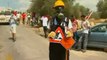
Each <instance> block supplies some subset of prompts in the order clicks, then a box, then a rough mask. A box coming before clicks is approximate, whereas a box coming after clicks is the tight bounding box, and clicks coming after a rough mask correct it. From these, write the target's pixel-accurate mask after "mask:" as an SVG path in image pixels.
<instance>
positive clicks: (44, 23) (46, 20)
mask: <svg viewBox="0 0 107 60" xmlns="http://www.w3.org/2000/svg"><path fill="white" fill-rule="evenodd" d="M41 20H42V26H43V30H44V34H45V38H47V31H48V29H47V25H48V17H47V16H42V17H41Z"/></svg>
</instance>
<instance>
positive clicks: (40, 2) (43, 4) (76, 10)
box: [29, 0, 88, 18]
mask: <svg viewBox="0 0 107 60" xmlns="http://www.w3.org/2000/svg"><path fill="white" fill-rule="evenodd" d="M55 1H56V0H31V2H32V3H31V7H30V9H29V11H31V12H36V13H38V14H40V15H44V14H49V15H54V12H55V10H54V9H53V8H52V7H53V6H54V3H55ZM63 1H64V3H65V9H64V13H65V15H66V16H68V17H69V16H71V15H74V16H76V17H77V18H80V16H81V15H82V14H85V15H86V14H87V12H88V8H85V7H84V6H81V5H80V4H79V3H77V4H74V3H75V0H63Z"/></svg>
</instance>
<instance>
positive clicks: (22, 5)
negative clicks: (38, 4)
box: [0, 0, 30, 10]
mask: <svg viewBox="0 0 107 60" xmlns="http://www.w3.org/2000/svg"><path fill="white" fill-rule="evenodd" d="M29 5H30V0H0V8H3V9H4V8H7V7H9V8H12V9H15V10H26V9H28V8H29Z"/></svg>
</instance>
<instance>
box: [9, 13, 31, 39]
mask: <svg viewBox="0 0 107 60" xmlns="http://www.w3.org/2000/svg"><path fill="white" fill-rule="evenodd" d="M27 16H29V15H27V14H26V13H22V14H21V13H20V12H17V11H12V12H11V17H10V19H9V24H10V32H11V34H12V38H11V39H12V40H13V41H16V27H17V25H19V24H20V23H21V22H22V24H24V25H25V22H26V18H27ZM27 20H29V19H27Z"/></svg>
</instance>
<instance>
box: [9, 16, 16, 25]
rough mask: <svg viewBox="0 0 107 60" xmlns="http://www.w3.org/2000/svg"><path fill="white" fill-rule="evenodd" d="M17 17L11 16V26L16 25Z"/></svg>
mask: <svg viewBox="0 0 107 60" xmlns="http://www.w3.org/2000/svg"><path fill="white" fill-rule="evenodd" d="M16 19H17V18H16V16H14V15H13V16H11V17H10V22H9V23H10V26H16Z"/></svg>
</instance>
